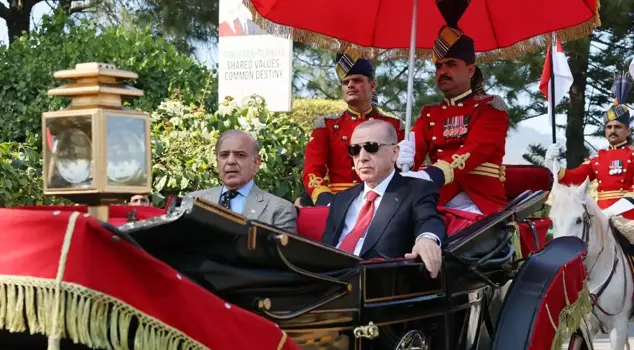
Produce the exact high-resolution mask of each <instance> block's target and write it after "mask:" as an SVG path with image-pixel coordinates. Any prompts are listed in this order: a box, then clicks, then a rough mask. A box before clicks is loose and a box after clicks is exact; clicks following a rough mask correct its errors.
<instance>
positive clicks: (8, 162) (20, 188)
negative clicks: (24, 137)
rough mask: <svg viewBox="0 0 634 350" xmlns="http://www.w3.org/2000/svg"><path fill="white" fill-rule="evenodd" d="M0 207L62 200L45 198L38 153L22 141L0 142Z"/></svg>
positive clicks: (59, 201)
mask: <svg viewBox="0 0 634 350" xmlns="http://www.w3.org/2000/svg"><path fill="white" fill-rule="evenodd" d="M0 174H2V176H0V207H8V206H18V205H43V204H55V203H62V202H63V199H60V198H55V197H44V190H43V187H42V161H41V159H40V155H39V153H38V152H37V151H36V150H34V149H32V148H30V147H28V146H25V145H24V144H19V143H16V142H5V143H0Z"/></svg>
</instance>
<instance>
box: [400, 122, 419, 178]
mask: <svg viewBox="0 0 634 350" xmlns="http://www.w3.org/2000/svg"><path fill="white" fill-rule="evenodd" d="M407 138H408V139H407V140H403V141H401V142H399V143H398V146H399V152H398V158H396V166H397V167H398V168H399V169H401V170H403V168H405V167H407V168H408V169H411V168H412V166H414V154H415V153H416V150H415V147H416V141H415V140H416V135H414V132H410V133H409V135H408V137H407ZM401 175H404V174H401Z"/></svg>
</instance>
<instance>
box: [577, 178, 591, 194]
mask: <svg viewBox="0 0 634 350" xmlns="http://www.w3.org/2000/svg"><path fill="white" fill-rule="evenodd" d="M579 192H580V193H581V194H583V195H588V194H590V178H589V177H587V176H586V180H585V181H584V182H583V183H582V184H581V186H579Z"/></svg>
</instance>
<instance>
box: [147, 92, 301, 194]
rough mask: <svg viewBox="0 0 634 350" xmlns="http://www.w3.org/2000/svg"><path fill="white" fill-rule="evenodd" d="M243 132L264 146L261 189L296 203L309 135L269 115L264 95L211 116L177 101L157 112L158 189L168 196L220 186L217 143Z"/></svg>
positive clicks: (232, 104)
mask: <svg viewBox="0 0 634 350" xmlns="http://www.w3.org/2000/svg"><path fill="white" fill-rule="evenodd" d="M229 129H240V130H243V131H246V132H248V133H250V134H251V135H253V136H254V137H255V138H257V139H258V140H259V141H260V143H261V146H262V148H261V151H260V156H261V157H262V167H261V169H260V171H259V172H258V174H257V175H256V179H255V180H256V183H257V185H258V186H259V187H260V188H262V189H263V190H265V191H268V192H271V193H273V194H275V195H277V196H280V197H283V198H286V199H287V200H289V201H293V200H294V199H295V198H296V197H297V196H298V195H299V193H300V191H302V189H303V185H302V182H301V177H300V176H299V174H301V171H302V168H303V160H304V148H305V146H306V142H307V136H306V133H305V132H304V130H302V128H301V127H300V126H299V124H298V123H297V122H295V121H294V120H293V119H292V118H291V117H289V116H287V115H279V114H278V115H275V114H272V113H269V112H268V110H267V109H266V106H265V105H264V102H263V100H262V99H261V98H259V97H252V98H251V99H248V101H247V102H246V104H245V105H244V106H239V105H238V104H237V103H235V102H234V101H232V100H230V99H228V100H226V101H224V102H222V103H221V104H220V106H219V110H218V111H216V112H215V113H207V112H205V110H204V109H197V108H195V107H192V106H188V105H186V104H185V103H183V101H182V100H180V99H178V98H175V99H171V100H168V101H165V102H163V103H161V105H160V106H159V108H158V109H157V110H156V111H155V112H154V113H153V114H152V134H153V141H152V148H153V150H152V151H153V153H152V154H153V172H152V174H153V187H154V190H155V191H156V192H158V193H160V194H161V196H162V197H165V196H167V195H169V194H179V195H181V196H182V195H185V194H187V193H188V192H192V191H195V190H200V189H205V188H209V187H213V186H218V185H220V179H219V177H218V176H219V175H218V170H217V168H216V154H215V149H214V146H215V143H216V141H217V140H218V137H219V136H220V134H221V133H222V132H224V131H226V130H229Z"/></svg>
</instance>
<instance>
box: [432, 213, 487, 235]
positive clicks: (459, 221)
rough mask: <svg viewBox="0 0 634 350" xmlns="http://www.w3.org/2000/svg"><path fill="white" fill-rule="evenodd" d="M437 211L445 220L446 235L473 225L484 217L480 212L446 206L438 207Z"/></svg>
mask: <svg viewBox="0 0 634 350" xmlns="http://www.w3.org/2000/svg"><path fill="white" fill-rule="evenodd" d="M438 213H439V214H440V215H442V217H443V219H444V220H445V226H446V228H447V237H451V236H453V235H455V234H456V233H458V232H459V231H460V230H462V229H464V228H467V227H469V226H471V225H473V224H474V223H476V222H477V221H480V220H481V219H482V218H484V217H485V215H482V214H474V213H470V212H468V211H464V210H458V209H454V208H447V207H438Z"/></svg>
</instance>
